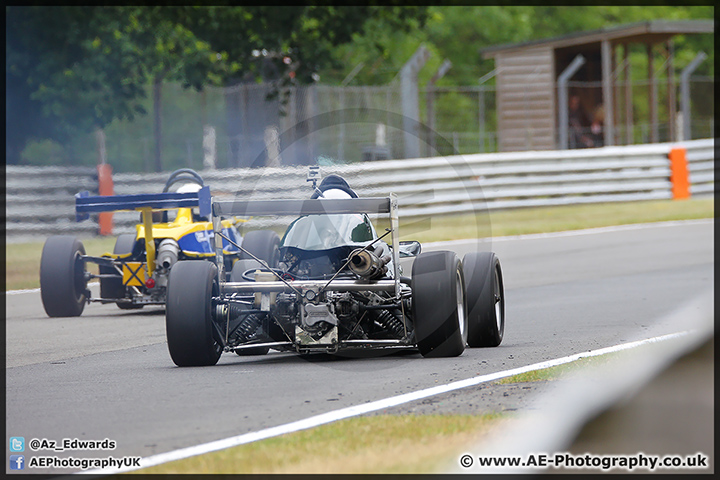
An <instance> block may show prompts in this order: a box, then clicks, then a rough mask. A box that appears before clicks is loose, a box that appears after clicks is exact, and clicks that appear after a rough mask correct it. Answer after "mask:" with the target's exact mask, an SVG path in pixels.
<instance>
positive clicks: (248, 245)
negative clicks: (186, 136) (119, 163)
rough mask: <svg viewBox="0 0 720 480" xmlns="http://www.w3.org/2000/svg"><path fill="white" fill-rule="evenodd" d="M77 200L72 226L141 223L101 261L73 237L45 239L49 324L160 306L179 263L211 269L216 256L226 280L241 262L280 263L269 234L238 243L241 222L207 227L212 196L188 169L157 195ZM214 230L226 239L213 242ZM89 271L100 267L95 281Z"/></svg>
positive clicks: (43, 278) (43, 281) (43, 277)
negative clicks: (92, 305)
mask: <svg viewBox="0 0 720 480" xmlns="http://www.w3.org/2000/svg"><path fill="white" fill-rule="evenodd" d="M75 197H76V198H75V211H76V216H77V220H78V221H81V220H84V219H87V218H89V215H90V214H91V213H100V212H111V211H119V210H137V211H140V212H141V223H140V224H138V225H136V233H134V234H125V235H119V236H118V237H117V239H116V242H115V247H114V249H113V252H112V253H105V254H103V255H101V256H99V257H95V256H91V255H86V253H85V248H84V246H83V244H82V242H80V241H79V240H78V239H76V238H75V237H73V236H67V235H57V236H52V237H50V238H48V239H47V241H46V242H45V245H44V247H43V251H42V257H41V260H40V292H41V298H42V303H43V307H44V308H45V312H46V313H47V314H48V316H50V317H74V316H79V315H80V314H81V313H82V312H83V309H84V308H85V304H86V303H89V302H100V303H115V304H117V306H118V307H119V308H121V309H136V308H142V307H143V306H145V305H164V304H165V302H166V300H167V286H168V278H169V274H170V270H171V269H172V267H173V265H175V264H176V263H177V262H179V261H208V260H210V261H214V260H215V257H216V255H218V254H219V255H218V257H221V258H222V259H223V262H224V263H225V264H226V266H227V269H226V271H228V272H230V271H232V266H233V264H234V263H235V262H236V261H237V260H239V259H245V260H250V259H252V258H253V256H254V257H257V258H260V259H262V260H264V261H265V262H267V263H268V264H270V265H273V266H275V265H276V264H277V262H278V259H279V251H278V245H279V244H280V239H279V237H278V235H277V234H276V233H275V232H273V231H272V230H258V231H251V232H248V233H247V234H246V235H245V236H244V237H243V236H241V235H240V233H239V232H238V230H237V223H239V222H242V221H244V220H241V219H240V220H239V219H224V220H215V221H216V222H218V223H219V224H218V225H213V222H212V221H210V219H209V217H210V204H211V199H210V189H209V187H208V186H206V185H205V184H204V182H203V179H202V177H201V176H200V175H199V174H198V173H197V172H195V171H194V170H191V169H188V168H184V169H180V170H176V171H175V172H173V173H172V174H171V175H170V177H169V178H168V180H167V182H166V184H165V187H164V188H163V191H162V193H159V194H141V195H112V196H92V197H91V196H89V194H88V192H81V193H79V194H77V195H76V196H75ZM216 230H218V231H221V232H222V237H225V238H217V237H216V236H215V235H214V232H215V231H216ZM218 237H219V236H218ZM227 239H230V241H228V240H227ZM238 245H240V246H241V247H242V248H238V247H237V246H238ZM88 263H95V264H97V265H98V273H97V274H95V273H92V272H90V271H88V269H87V264H88ZM93 279H98V280H99V281H100V297H99V298H94V297H92V294H91V292H90V289H89V288H88V283H89V282H90V281H91V280H93Z"/></svg>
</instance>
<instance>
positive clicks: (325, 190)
mask: <svg viewBox="0 0 720 480" xmlns="http://www.w3.org/2000/svg"><path fill="white" fill-rule="evenodd" d="M318 190H320V192H322V197H321V196H320V194H319V193H318V192H317V191H316V192H315V193H313V194H312V197H310V198H358V195H357V193H355V191H354V190H353V189H352V188H350V185H348V183H347V181H346V180H345V179H344V178H342V177H341V176H340V175H335V174H334V173H331V174H330V175H328V176H327V177H325V178H323V180H322V182H320V185H319V186H318ZM331 190H336V191H337V192H335V193H330V191H331ZM338 192H344V193H345V194H346V196H335V195H339V193H338ZM328 194H329V195H333V196H332V197H329V196H328Z"/></svg>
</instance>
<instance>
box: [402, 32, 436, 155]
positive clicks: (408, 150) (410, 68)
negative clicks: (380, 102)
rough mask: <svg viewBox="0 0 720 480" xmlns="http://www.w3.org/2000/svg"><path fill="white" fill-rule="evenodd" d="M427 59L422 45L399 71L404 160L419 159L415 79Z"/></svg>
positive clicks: (428, 55) (425, 50)
mask: <svg viewBox="0 0 720 480" xmlns="http://www.w3.org/2000/svg"><path fill="white" fill-rule="evenodd" d="M429 57H430V50H428V49H427V48H425V46H424V45H420V47H418V49H417V50H416V51H415V53H414V54H413V56H412V57H410V60H408V61H407V62H406V63H405V65H403V67H402V68H401V69H400V85H401V91H400V99H401V102H402V115H403V133H404V140H405V158H418V157H420V139H419V138H418V137H417V135H418V133H419V132H418V123H419V122H420V110H419V108H420V107H419V105H418V104H419V98H418V82H417V80H418V78H417V77H418V72H419V71H420V69H421V68H422V67H423V65H425V62H427V59H428V58H429Z"/></svg>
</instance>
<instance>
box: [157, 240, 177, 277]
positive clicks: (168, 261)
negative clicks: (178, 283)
mask: <svg viewBox="0 0 720 480" xmlns="http://www.w3.org/2000/svg"><path fill="white" fill-rule="evenodd" d="M179 253H180V246H179V245H178V243H177V242H176V241H175V240H173V239H172V238H166V239H165V240H163V241H162V242H160V245H159V246H158V251H157V260H156V262H157V265H158V266H159V267H160V268H164V269H166V270H167V269H169V268H170V267H172V266H173V265H174V264H175V262H177V259H178V254H179Z"/></svg>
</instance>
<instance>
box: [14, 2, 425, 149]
mask: <svg viewBox="0 0 720 480" xmlns="http://www.w3.org/2000/svg"><path fill="white" fill-rule="evenodd" d="M425 10H426V7H409V8H408V7H394V6H390V7H376V6H352V7H320V6H312V5H310V6H307V5H305V6H302V5H301V6H294V7H282V8H278V7H275V6H256V7H220V6H172V7H165V6H162V7H161V6H149V7H148V6H112V7H105V6H93V7H15V6H13V7H6V17H7V23H6V25H7V27H8V28H7V35H6V38H7V48H6V52H7V59H6V71H7V76H6V78H7V93H6V98H7V100H8V102H7V104H8V109H7V113H6V115H7V117H6V118H8V119H12V120H13V121H11V122H8V128H7V131H6V133H7V137H8V140H9V141H8V144H7V148H6V154H7V158H8V162H9V163H18V161H19V159H20V152H21V151H22V149H23V148H24V146H25V144H26V143H27V141H28V140H30V139H33V138H36V139H44V138H45V139H46V138H49V139H52V140H54V141H56V142H59V143H60V144H63V145H65V144H67V143H68V142H70V140H71V138H73V137H75V136H77V135H80V134H82V133H87V132H91V131H92V130H94V129H96V128H103V127H106V126H107V125H109V124H110V123H111V122H112V121H114V120H120V119H127V120H130V121H132V120H133V119H134V118H135V117H136V115H138V114H144V113H146V111H147V109H146V106H145V104H144V102H143V100H144V98H145V96H146V93H145V92H146V89H147V85H148V84H149V83H150V82H152V81H155V82H156V83H157V84H161V82H162V81H164V80H170V81H177V82H179V83H181V84H182V85H183V86H184V87H194V88H195V89H196V90H201V89H203V88H204V87H205V86H207V85H219V84H223V85H227V84H233V83H236V82H237V81H240V80H253V79H255V80H260V79H265V80H281V84H289V83H295V82H299V83H308V82H312V81H314V77H315V75H316V72H317V71H318V70H319V69H321V68H323V67H324V66H325V65H328V64H330V63H332V61H333V60H332V55H331V53H332V51H333V50H334V49H335V48H336V47H337V46H338V45H340V44H343V43H346V42H349V41H350V40H351V39H352V36H353V34H354V33H355V32H357V31H360V30H362V28H363V25H364V23H365V22H366V21H367V20H368V19H372V18H381V19H384V21H385V22H386V23H387V24H389V25H393V26H394V27H395V28H397V27H399V26H405V25H410V24H411V23H412V22H415V21H422V18H423V15H424V12H425ZM418 19H419V20H418ZM16 119H17V121H15V120H16Z"/></svg>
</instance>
